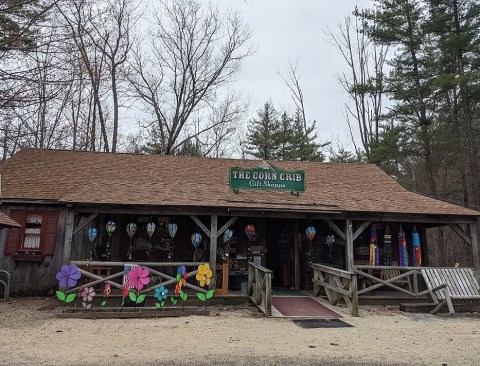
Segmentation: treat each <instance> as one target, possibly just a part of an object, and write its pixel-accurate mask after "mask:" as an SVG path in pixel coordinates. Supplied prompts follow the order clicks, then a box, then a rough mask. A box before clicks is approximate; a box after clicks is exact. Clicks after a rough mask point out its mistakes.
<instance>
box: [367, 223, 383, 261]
mask: <svg viewBox="0 0 480 366" xmlns="http://www.w3.org/2000/svg"><path fill="white" fill-rule="evenodd" d="M369 264H370V265H371V266H378V265H380V258H379V254H378V242H377V230H375V229H373V228H372V231H371V232H370V261H369Z"/></svg>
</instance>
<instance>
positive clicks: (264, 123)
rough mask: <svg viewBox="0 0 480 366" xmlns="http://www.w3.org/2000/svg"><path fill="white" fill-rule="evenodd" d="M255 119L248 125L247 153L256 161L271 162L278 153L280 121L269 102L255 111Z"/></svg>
mask: <svg viewBox="0 0 480 366" xmlns="http://www.w3.org/2000/svg"><path fill="white" fill-rule="evenodd" d="M257 116H258V117H257V118H256V119H252V120H251V121H250V123H249V126H248V128H249V132H248V134H247V151H248V152H249V154H251V155H252V156H253V157H255V158H256V159H262V160H272V159H275V158H276V156H277V153H278V133H279V130H280V121H279V120H278V112H277V111H276V110H275V108H274V106H273V104H272V102H271V101H268V102H266V103H265V105H264V106H263V109H259V110H258V111H257Z"/></svg>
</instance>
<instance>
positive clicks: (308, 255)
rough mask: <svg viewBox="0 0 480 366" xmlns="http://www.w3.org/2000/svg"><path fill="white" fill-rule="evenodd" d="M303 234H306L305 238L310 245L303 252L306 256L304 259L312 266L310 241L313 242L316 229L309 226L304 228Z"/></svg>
mask: <svg viewBox="0 0 480 366" xmlns="http://www.w3.org/2000/svg"><path fill="white" fill-rule="evenodd" d="M305 234H306V235H307V238H308V240H309V242H310V247H309V248H308V250H307V251H306V252H305V256H306V258H305V260H306V262H307V264H308V266H309V267H312V263H313V245H312V242H313V238H315V235H316V234H317V230H315V228H314V227H313V226H309V227H307V228H306V229H305Z"/></svg>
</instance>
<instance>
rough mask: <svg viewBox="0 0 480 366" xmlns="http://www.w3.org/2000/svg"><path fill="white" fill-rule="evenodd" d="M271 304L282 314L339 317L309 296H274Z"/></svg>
mask: <svg viewBox="0 0 480 366" xmlns="http://www.w3.org/2000/svg"><path fill="white" fill-rule="evenodd" d="M272 305H273V306H274V307H275V309H277V310H278V311H279V312H280V314H282V315H283V316H309V317H316V316H318V317H324V318H341V316H340V315H339V314H337V313H336V312H334V311H332V310H330V309H329V308H327V307H325V306H323V305H322V304H320V303H319V302H318V301H315V300H313V299H312V298H310V297H292V296H289V297H286V296H285V297H284V296H274V297H272Z"/></svg>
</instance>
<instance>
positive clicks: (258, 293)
mask: <svg viewBox="0 0 480 366" xmlns="http://www.w3.org/2000/svg"><path fill="white" fill-rule="evenodd" d="M248 296H249V297H250V300H251V301H252V302H253V303H254V304H255V305H257V307H258V308H259V309H260V310H261V311H262V312H263V313H264V314H265V315H267V316H271V315H272V271H270V270H269V269H266V268H264V267H262V266H259V265H257V264H254V263H252V262H249V263H248Z"/></svg>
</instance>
